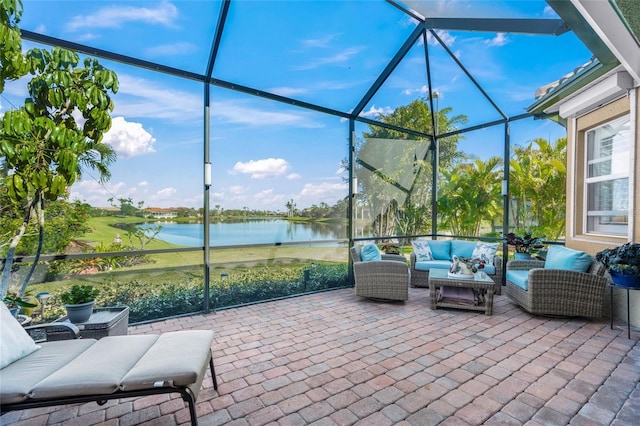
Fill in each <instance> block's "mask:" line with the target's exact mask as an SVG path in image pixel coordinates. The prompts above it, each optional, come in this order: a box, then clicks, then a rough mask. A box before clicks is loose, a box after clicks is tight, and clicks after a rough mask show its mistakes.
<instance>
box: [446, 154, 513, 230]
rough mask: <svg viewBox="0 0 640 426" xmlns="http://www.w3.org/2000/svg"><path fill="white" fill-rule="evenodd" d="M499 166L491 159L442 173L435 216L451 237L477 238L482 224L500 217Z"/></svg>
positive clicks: (498, 162)
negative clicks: (436, 215)
mask: <svg viewBox="0 0 640 426" xmlns="http://www.w3.org/2000/svg"><path fill="white" fill-rule="evenodd" d="M501 165H502V160H501V159H500V158H499V157H491V158H490V159H488V160H487V161H482V160H478V159H476V160H474V161H472V162H470V163H464V164H459V165H458V166H456V167H454V168H453V169H451V170H444V171H443V172H442V174H443V180H442V182H441V189H440V197H439V198H438V212H439V213H440V215H441V216H442V223H443V225H444V226H446V227H448V228H449V230H451V232H452V233H453V234H454V235H465V236H477V235H479V234H480V229H481V225H482V223H483V222H484V223H486V222H488V221H492V220H493V219H495V218H497V217H499V216H500V213H501V211H502V204H501V197H500V189H501V179H500V176H501V174H502V170H501Z"/></svg>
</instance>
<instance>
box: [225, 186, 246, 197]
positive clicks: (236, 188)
mask: <svg viewBox="0 0 640 426" xmlns="http://www.w3.org/2000/svg"><path fill="white" fill-rule="evenodd" d="M229 192H231V193H232V194H233V195H240V194H245V193H246V192H247V188H246V187H244V186H241V185H233V186H230V187H229Z"/></svg>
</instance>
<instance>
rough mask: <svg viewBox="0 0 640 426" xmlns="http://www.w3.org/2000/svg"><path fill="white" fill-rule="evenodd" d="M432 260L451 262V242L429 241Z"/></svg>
mask: <svg viewBox="0 0 640 426" xmlns="http://www.w3.org/2000/svg"><path fill="white" fill-rule="evenodd" d="M429 248H430V249H431V254H432V255H433V259H434V260H451V240H429Z"/></svg>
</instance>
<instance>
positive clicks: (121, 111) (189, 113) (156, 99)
mask: <svg viewBox="0 0 640 426" xmlns="http://www.w3.org/2000/svg"><path fill="white" fill-rule="evenodd" d="M118 81H119V83H120V90H119V91H118V93H117V95H116V97H115V99H114V103H115V110H114V114H116V115H122V116H124V117H128V118H132V117H147V118H159V119H164V120H172V121H175V122H179V123H184V122H185V120H200V119H201V117H202V97H201V96H198V95H197V94H195V93H192V92H186V91H182V90H177V89H175V88H172V87H171V86H169V85H161V84H159V83H158V82H156V81H151V80H146V79H143V78H138V77H133V76H131V75H128V74H118Z"/></svg>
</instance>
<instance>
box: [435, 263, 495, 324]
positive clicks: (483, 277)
mask: <svg viewBox="0 0 640 426" xmlns="http://www.w3.org/2000/svg"><path fill="white" fill-rule="evenodd" d="M495 285H496V284H495V282H494V281H493V280H492V279H491V278H489V276H488V275H487V274H486V273H484V272H482V271H480V272H476V273H475V275H474V278H473V279H463V278H451V277H449V271H448V270H447V269H431V270H429V295H430V297H431V309H433V310H435V309H438V308H439V307H440V308H457V309H468V310H471V311H484V313H485V315H492V314H493V293H494V291H495ZM440 286H449V287H462V288H471V289H474V290H479V291H482V292H484V293H485V303H484V305H467V304H462V303H451V302H445V301H438V295H437V291H436V290H437V288H438V287H440Z"/></svg>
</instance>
